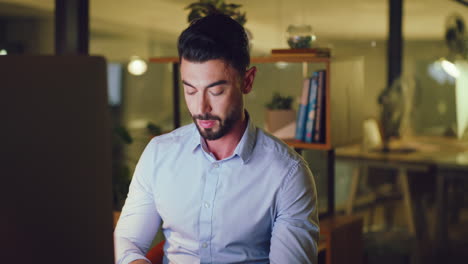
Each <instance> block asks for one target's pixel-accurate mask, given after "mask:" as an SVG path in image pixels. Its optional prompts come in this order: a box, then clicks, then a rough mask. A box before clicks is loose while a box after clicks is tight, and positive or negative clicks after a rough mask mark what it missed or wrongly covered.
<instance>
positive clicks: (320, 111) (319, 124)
mask: <svg viewBox="0 0 468 264" xmlns="http://www.w3.org/2000/svg"><path fill="white" fill-rule="evenodd" d="M325 73H326V72H325V71H319V72H318V78H317V84H318V85H317V104H316V111H315V115H316V118H315V125H314V130H315V131H314V133H313V142H316V143H324V142H325V124H324V122H325V118H326V117H325V115H326V111H325V85H326V74H325Z"/></svg>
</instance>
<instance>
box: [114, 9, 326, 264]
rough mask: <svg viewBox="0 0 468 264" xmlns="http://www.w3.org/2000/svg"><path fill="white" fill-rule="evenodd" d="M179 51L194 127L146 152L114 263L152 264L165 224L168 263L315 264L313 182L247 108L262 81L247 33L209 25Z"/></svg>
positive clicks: (186, 37)
mask: <svg viewBox="0 0 468 264" xmlns="http://www.w3.org/2000/svg"><path fill="white" fill-rule="evenodd" d="M178 49H179V56H180V67H181V69H180V71H181V79H182V83H183V86H184V95H185V101H186V103H187V106H188V109H189V111H190V113H191V115H192V117H193V124H190V125H187V126H184V127H181V128H179V129H177V130H175V131H173V132H171V133H169V134H166V135H163V136H159V137H156V138H154V139H153V140H151V142H150V143H149V144H148V146H147V147H146V149H145V150H144V152H143V154H142V156H141V158H140V161H139V162H138V165H137V168H136V170H135V174H134V176H133V179H132V183H131V185H130V191H129V194H128V198H127V200H126V202H125V206H124V208H123V210H122V214H121V216H120V220H119V222H118V224H117V227H116V230H115V243H116V258H117V263H148V262H149V261H147V260H146V259H145V258H144V255H145V253H146V251H147V250H148V248H149V246H150V244H151V242H152V240H153V238H154V236H155V234H156V232H157V230H158V228H159V226H160V224H161V222H162V223H163V224H162V230H163V233H164V235H165V238H166V243H165V245H164V259H163V263H182V264H185V263H280V264H286V263H316V259H317V240H318V233H319V229H318V216H317V204H316V202H317V197H316V190H315V184H314V181H313V177H312V174H311V172H310V170H309V169H308V167H307V165H306V162H305V161H304V160H303V159H302V158H301V157H300V156H299V155H298V154H297V153H295V152H294V151H292V150H291V149H290V148H288V147H287V146H286V145H285V144H284V143H282V142H281V141H280V140H278V139H276V138H274V137H273V136H271V135H269V134H266V133H265V132H263V131H262V130H261V129H258V128H256V127H255V126H254V125H253V123H252V120H250V118H249V115H248V113H247V112H246V111H245V109H244V100H243V95H244V94H248V93H249V92H250V91H251V90H252V85H253V81H254V78H255V73H256V68H255V67H252V68H250V69H247V67H248V66H249V61H250V58H249V52H248V41H247V37H246V34H245V31H244V29H243V28H242V26H240V25H239V24H238V23H237V22H235V21H234V20H232V19H231V18H229V17H227V16H224V15H211V16H207V17H205V18H202V19H200V20H198V21H196V22H195V23H192V24H191V25H190V26H189V27H188V28H187V29H186V30H185V31H184V32H182V34H181V36H180V37H179V44H178ZM132 261H133V262H132Z"/></svg>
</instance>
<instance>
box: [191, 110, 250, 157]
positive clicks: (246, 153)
mask: <svg viewBox="0 0 468 264" xmlns="http://www.w3.org/2000/svg"><path fill="white" fill-rule="evenodd" d="M245 116H246V119H247V127H246V129H245V131H244V134H243V135H242V138H241V140H240V141H239V144H237V147H236V149H234V153H233V155H237V156H239V157H240V158H241V159H242V162H243V163H246V162H247V161H248V160H249V158H250V155H251V154H252V151H253V149H254V147H255V142H256V140H257V128H256V127H255V125H254V124H253V122H252V120H251V118H250V116H249V113H248V112H247V111H245ZM192 135H193V136H192V139H191V140H190V142H189V147H190V149H191V150H192V152H195V151H196V150H197V149H198V148H199V147H202V144H206V143H205V142H204V139H203V137H202V136H200V132H198V129H197V127H196V125H195V124H193V133H192Z"/></svg>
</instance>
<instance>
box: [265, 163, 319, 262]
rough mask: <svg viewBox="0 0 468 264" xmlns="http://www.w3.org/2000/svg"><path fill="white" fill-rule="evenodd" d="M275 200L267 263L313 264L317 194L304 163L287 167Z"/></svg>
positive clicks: (312, 179) (315, 243)
mask: <svg viewBox="0 0 468 264" xmlns="http://www.w3.org/2000/svg"><path fill="white" fill-rule="evenodd" d="M277 199H278V200H277V201H276V207H277V210H276V218H275V222H274V224H273V231H272V237H271V245H270V256H269V257H270V263H272V264H280V263H304V264H305V263H314V264H315V263H317V243H318V239H319V224H318V208H317V192H316V188H315V181H314V178H313V176H312V173H311V172H310V170H309V168H308V166H307V165H306V164H305V162H304V161H300V162H298V163H297V164H296V165H295V166H293V167H292V168H291V170H290V172H289V174H288V175H287V177H285V179H284V183H283V184H282V187H281V188H280V190H279V195H278V198H277Z"/></svg>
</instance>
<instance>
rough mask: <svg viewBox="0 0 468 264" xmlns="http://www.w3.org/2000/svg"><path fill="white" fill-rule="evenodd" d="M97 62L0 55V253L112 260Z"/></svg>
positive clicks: (16, 257) (107, 133) (106, 132)
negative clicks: (0, 205) (0, 206)
mask: <svg viewBox="0 0 468 264" xmlns="http://www.w3.org/2000/svg"><path fill="white" fill-rule="evenodd" d="M106 90H107V81H106V62H105V60H104V59H103V58H100V57H89V56H0V117H1V118H0V152H1V166H0V175H1V177H0V186H1V187H0V203H1V204H2V208H1V209H0V212H1V216H0V259H1V262H2V263H80V264H83V263H100V264H104V263H109V264H110V263H113V262H114V253H113V252H114V251H113V239H112V232H113V225H112V221H113V220H112V186H111V181H112V178H111V130H110V127H109V126H110V122H109V113H108V102H107V92H106Z"/></svg>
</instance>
